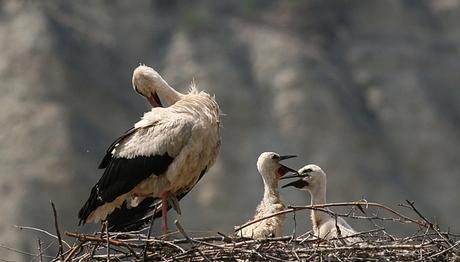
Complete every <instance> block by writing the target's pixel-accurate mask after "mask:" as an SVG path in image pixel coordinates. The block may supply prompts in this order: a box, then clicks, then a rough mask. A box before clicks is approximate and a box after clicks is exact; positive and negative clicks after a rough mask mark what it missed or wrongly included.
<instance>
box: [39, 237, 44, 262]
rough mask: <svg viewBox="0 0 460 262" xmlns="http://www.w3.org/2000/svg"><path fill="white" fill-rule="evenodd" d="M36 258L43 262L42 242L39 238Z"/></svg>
mask: <svg viewBox="0 0 460 262" xmlns="http://www.w3.org/2000/svg"><path fill="white" fill-rule="evenodd" d="M38 256H39V258H40V262H43V252H42V242H41V240H40V238H38Z"/></svg>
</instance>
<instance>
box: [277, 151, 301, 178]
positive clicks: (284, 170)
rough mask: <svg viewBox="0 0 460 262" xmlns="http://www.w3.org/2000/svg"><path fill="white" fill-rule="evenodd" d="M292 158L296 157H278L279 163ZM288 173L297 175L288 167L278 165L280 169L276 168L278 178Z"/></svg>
mask: <svg viewBox="0 0 460 262" xmlns="http://www.w3.org/2000/svg"><path fill="white" fill-rule="evenodd" d="M293 157H297V156H294V155H288V156H280V158H279V161H282V160H285V159H289V158H293ZM288 172H293V173H297V171H296V170H294V169H292V168H290V167H287V166H285V165H282V164H280V167H279V168H278V174H279V176H280V177H282V176H284V175H286V174H287V173H288Z"/></svg>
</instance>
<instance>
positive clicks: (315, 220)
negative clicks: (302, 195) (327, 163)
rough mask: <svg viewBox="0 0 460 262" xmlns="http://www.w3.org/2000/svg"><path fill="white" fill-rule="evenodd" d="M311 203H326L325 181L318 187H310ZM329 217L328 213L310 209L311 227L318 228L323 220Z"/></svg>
mask: <svg viewBox="0 0 460 262" xmlns="http://www.w3.org/2000/svg"><path fill="white" fill-rule="evenodd" d="M309 192H310V196H311V205H322V204H326V181H324V183H321V184H320V185H319V186H318V187H316V188H313V189H310V190H309ZM328 219H329V215H328V214H327V213H325V212H321V211H318V210H313V209H312V210H311V222H312V224H313V229H315V228H316V229H317V228H319V227H320V226H321V225H322V224H323V223H324V222H325V221H327V220H328Z"/></svg>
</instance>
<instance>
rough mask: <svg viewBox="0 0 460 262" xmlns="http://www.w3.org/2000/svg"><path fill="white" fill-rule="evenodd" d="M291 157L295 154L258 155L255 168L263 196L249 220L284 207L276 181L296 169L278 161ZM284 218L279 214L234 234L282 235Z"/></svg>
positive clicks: (245, 235) (256, 236)
mask: <svg viewBox="0 0 460 262" xmlns="http://www.w3.org/2000/svg"><path fill="white" fill-rule="evenodd" d="M293 157H295V156H292V155H290V156H280V155H279V154H277V153H274V152H264V153H262V154H261V155H260V156H259V159H258V160H257V170H258V171H259V173H260V175H261V176H262V180H263V182H264V196H263V198H262V201H261V202H260V204H259V206H257V209H256V213H255V215H254V218H253V219H252V220H250V221H254V220H256V219H259V218H262V217H265V216H268V215H271V214H274V213H277V212H279V211H282V210H284V209H285V205H284V204H283V202H282V201H281V199H280V195H279V191H278V182H279V179H280V178H281V177H282V176H283V175H285V174H286V173H287V172H296V171H295V170H293V169H291V168H289V167H287V166H284V165H282V164H280V161H281V160H284V159H288V158H293ZM284 218H285V216H284V215H279V216H275V217H271V218H268V219H264V220H262V221H260V222H257V223H254V224H252V225H249V226H247V227H244V228H242V229H241V230H239V231H237V232H236V235H237V236H239V237H248V238H267V237H279V236H282V234H283V223H284ZM250 221H249V222H250Z"/></svg>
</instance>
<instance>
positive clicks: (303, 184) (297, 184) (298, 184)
mask: <svg viewBox="0 0 460 262" xmlns="http://www.w3.org/2000/svg"><path fill="white" fill-rule="evenodd" d="M288 186H293V187H296V188H304V187H306V186H308V182H307V181H304V180H303V179H299V180H296V181H294V182H291V183H289V184H286V185H284V186H282V187H281V188H285V187H288Z"/></svg>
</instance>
